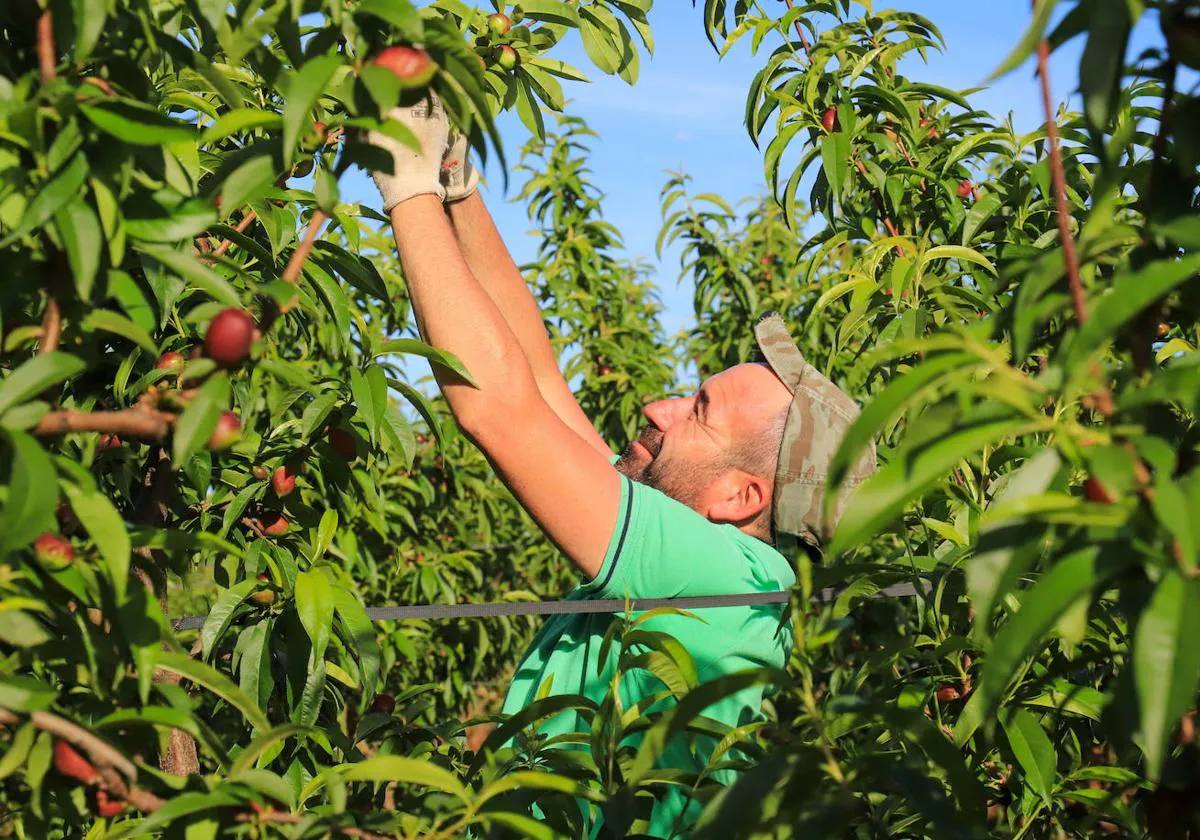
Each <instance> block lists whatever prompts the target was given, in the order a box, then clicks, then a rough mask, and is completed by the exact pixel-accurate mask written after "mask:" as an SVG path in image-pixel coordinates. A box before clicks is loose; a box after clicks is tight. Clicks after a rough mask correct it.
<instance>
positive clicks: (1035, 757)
mask: <svg viewBox="0 0 1200 840" xmlns="http://www.w3.org/2000/svg"><path fill="white" fill-rule="evenodd" d="M1000 722H1001V724H1002V725H1003V726H1004V734H1005V735H1006V736H1007V737H1008V745H1009V746H1010V747H1012V751H1013V755H1014V756H1016V759H1017V763H1018V764H1020V766H1021V773H1022V775H1023V776H1024V778H1025V781H1026V782H1027V783H1028V785H1029V786H1030V787H1031V788H1033V790H1034V792H1036V793H1037V795H1038V796H1040V797H1041V798H1042V801H1043V802H1045V803H1046V804H1047V805H1049V804H1050V798H1051V796H1052V794H1053V793H1054V782H1055V764H1056V753H1055V751H1054V745H1053V744H1051V743H1050V738H1049V736H1048V735H1046V730H1044V729H1043V728H1042V725H1041V723H1039V722H1038V719H1037V718H1036V717H1034V716H1033V715H1032V714H1030V713H1029V712H1027V711H1025V710H1024V709H1022V708H1019V707H1018V708H1014V709H1010V710H1009V712H1008V713H1007V714H1006V715H1004V716H1002V717H1001V718H1000Z"/></svg>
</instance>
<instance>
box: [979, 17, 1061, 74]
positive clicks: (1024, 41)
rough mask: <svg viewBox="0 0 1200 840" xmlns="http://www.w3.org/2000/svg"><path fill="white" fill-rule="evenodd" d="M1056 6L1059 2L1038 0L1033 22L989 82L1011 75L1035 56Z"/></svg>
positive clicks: (994, 71)
mask: <svg viewBox="0 0 1200 840" xmlns="http://www.w3.org/2000/svg"><path fill="white" fill-rule="evenodd" d="M1056 5H1057V0H1038V2H1037V4H1036V8H1035V9H1034V13H1033V20H1032V21H1031V22H1030V24H1029V27H1028V28H1027V29H1026V30H1025V33H1024V34H1023V35H1022V36H1021V40H1020V41H1018V42H1017V46H1016V47H1014V48H1013V50H1012V52H1010V53H1009V54H1008V57H1007V58H1005V59H1004V61H1002V62H1001V63H1000V66H999V67H997V68H996V69H995V70H993V71H992V74H991V75H990V76H988V78H987V81H989V82H992V81H995V80H996V79H998V78H1000V77H1001V76H1004V75H1007V74H1008V73H1011V72H1012V71H1013V70H1016V69H1017V68H1018V67H1020V66H1021V65H1022V64H1024V63H1025V59H1027V58H1029V56H1031V55H1033V51H1034V50H1036V49H1037V45H1038V42H1039V41H1041V40H1042V37H1043V33H1044V32H1045V31H1046V26H1047V25H1048V24H1049V23H1050V14H1051V12H1053V11H1054V7H1055V6H1056Z"/></svg>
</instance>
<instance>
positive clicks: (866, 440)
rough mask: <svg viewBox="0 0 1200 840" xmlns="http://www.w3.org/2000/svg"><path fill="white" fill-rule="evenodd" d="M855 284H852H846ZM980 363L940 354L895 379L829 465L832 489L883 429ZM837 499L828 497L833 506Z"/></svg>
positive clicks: (850, 431) (849, 433)
mask: <svg viewBox="0 0 1200 840" xmlns="http://www.w3.org/2000/svg"><path fill="white" fill-rule="evenodd" d="M847 282H853V281H847ZM977 362H978V359H977V358H976V357H974V356H972V355H971V354H970V353H939V354H938V355H936V356H933V357H931V358H929V359H926V360H925V361H923V362H922V363H921V364H919V365H917V366H916V367H914V368H912V369H911V370H909V371H907V372H905V373H902V374H900V375H898V376H896V377H895V378H893V379H892V381H891V382H889V383H888V385H887V387H886V388H884V389H883V390H882V391H881V392H879V393H878V394H876V395H875V397H874V398H873V399H872V400H871V401H870V402H868V403H867V404H866V405H865V406H864V407H863V410H862V413H861V414H859V415H858V417H857V418H855V420H854V422H853V423H852V424H851V426H850V428H849V429H848V430H847V431H846V434H845V436H844V437H843V438H842V441H841V443H840V444H839V446H838V450H837V452H836V453H835V454H834V456H833V459H832V460H831V461H830V463H829V486H830V487H831V488H837V487H840V486H841V483H842V480H843V479H844V478H845V477H846V473H847V472H849V470H850V467H851V465H852V464H853V463H854V462H855V460H857V459H858V458H859V456H860V455H861V454H862V452H863V451H864V450H865V449H866V448H867V447H868V446H869V445H870V443H871V441H872V440H874V439H875V438H876V436H877V435H879V433H880V432H881V431H882V430H883V428H884V426H886V425H887V423H888V422H889V421H890V420H891V419H892V418H893V417H895V416H896V415H897V414H899V413H900V412H901V411H903V410H905V409H906V408H907V407H908V406H909V405H911V404H912V403H913V401H914V400H915V399H917V398H918V397H919V396H920V395H922V394H925V393H927V392H929V391H930V390H932V389H933V388H935V387H938V386H940V385H943V384H946V383H948V382H952V381H954V380H955V379H958V378H962V377H968V376H971V375H972V373H973V371H974V369H975V365H976V364H977ZM833 499H834V496H833V495H832V494H830V495H829V497H828V501H829V502H830V503H832V501H833Z"/></svg>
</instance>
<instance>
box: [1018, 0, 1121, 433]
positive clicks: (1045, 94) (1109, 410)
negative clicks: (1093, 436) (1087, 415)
mask: <svg viewBox="0 0 1200 840" xmlns="http://www.w3.org/2000/svg"><path fill="white" fill-rule="evenodd" d="M1032 2H1033V7H1034V8H1035V9H1036V8H1037V4H1038V2H1039V0H1032ZM1041 2H1045V0H1041ZM1037 66H1038V79H1039V80H1040V81H1041V87H1042V109H1043V111H1044V112H1045V115H1046V142H1047V144H1048V145H1049V149H1048V154H1049V158H1050V180H1051V183H1052V185H1053V189H1054V206H1055V216H1056V217H1057V220H1058V238H1059V240H1061V242H1062V249H1063V261H1064V262H1065V263H1066V268H1067V286H1068V288H1069V289H1070V291H1071V302H1072V303H1073V304H1074V307H1075V319H1076V320H1077V321H1078V322H1079V324H1080V326H1083V324H1085V323H1086V322H1087V317H1088V315H1087V303H1086V299H1085V298H1084V295H1083V281H1082V280H1081V279H1080V276H1079V254H1078V253H1077V252H1076V250H1075V237H1074V236H1072V234H1071V221H1070V219H1071V210H1070V208H1069V207H1068V206H1067V177H1066V173H1065V172H1064V170H1063V162H1062V150H1061V149H1060V147H1059V142H1058V122H1057V121H1056V120H1055V119H1054V100H1053V97H1052V95H1051V93H1050V42H1049V41H1048V40H1047V39H1045V38H1042V39H1041V40H1040V41H1038V47H1037ZM1095 373H1096V374H1099V365H1097V366H1096V369H1095ZM1091 399H1092V404H1093V405H1094V406H1095V408H1096V410H1098V411H1099V412H1100V413H1101V414H1103V415H1104V416H1105V417H1111V416H1112V414H1113V412H1114V411H1115V410H1116V409H1115V408H1114V406H1113V401H1112V394H1110V393H1109V391H1108V388H1107V387H1105V386H1104V385H1103V384H1101V385H1100V386H1099V387H1098V388H1097V389H1096V390H1095V391H1094V392H1093V393H1092V395H1091Z"/></svg>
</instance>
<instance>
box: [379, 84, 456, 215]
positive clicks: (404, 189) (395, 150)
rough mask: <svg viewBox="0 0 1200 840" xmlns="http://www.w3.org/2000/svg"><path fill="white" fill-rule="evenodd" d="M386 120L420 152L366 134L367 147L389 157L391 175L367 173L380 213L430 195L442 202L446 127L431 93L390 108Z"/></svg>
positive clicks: (443, 195)
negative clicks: (408, 136)
mask: <svg viewBox="0 0 1200 840" xmlns="http://www.w3.org/2000/svg"><path fill="white" fill-rule="evenodd" d="M388 116H389V117H391V118H392V119H394V120H396V121H397V122H399V123H402V124H403V125H404V126H405V127H407V128H408V130H409V131H411V132H412V133H413V136H414V137H416V138H417V141H418V142H419V143H420V144H421V151H420V152H419V153H418V152H414V151H413V150H412V149H410V148H409V147H408V146H405V145H404V144H403V143H401V142H400V141H399V140H396V139H395V138H392V137H388V136H387V135H386V134H383V133H381V132H378V131H372V132H369V133H368V134H367V139H368V141H369V142H370V143H371V145H373V146H378V147H380V148H381V149H385V150H387V151H388V152H390V153H391V155H392V174H390V175H389V174H388V173H386V172H372V173H371V177H372V178H374V179H375V186H377V187H378V188H379V194H380V195H381V196H383V210H384V212H385V213H386V212H387V211H389V210H391V209H392V208H393V207H395V206H396V205H397V204H399V203H400V202H402V201H405V200H407V199H410V198H412V197H413V196H416V195H426V194H433V195H436V196H437V197H438V198H439V199H441V200H443V201H444V200H445V198H446V190H445V188H444V187H443V186H442V184H441V181H440V180H439V175H440V173H441V166H442V155H443V154H444V153H445V151H446V141H447V139H448V135H449V132H450V123H449V121H448V120H447V119H446V111H445V109H444V108H443V107H442V103H441V100H439V99H438V98H437V96H435V95H434V94H432V93H431V94H430V95H429V96H428V97H425V98H423V99H421V100H420V101H419V102H416V103H414V104H412V105H406V106H404V107H401V108H393V109H392V110H391V111H390V112H389V113H388Z"/></svg>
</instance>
